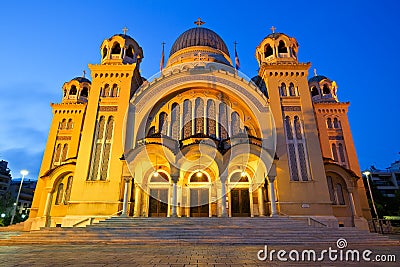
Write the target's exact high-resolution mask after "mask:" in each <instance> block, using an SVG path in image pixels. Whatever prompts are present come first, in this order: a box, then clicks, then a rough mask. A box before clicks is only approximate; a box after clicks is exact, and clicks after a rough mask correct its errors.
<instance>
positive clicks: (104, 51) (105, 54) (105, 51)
mask: <svg viewBox="0 0 400 267" xmlns="http://www.w3.org/2000/svg"><path fill="white" fill-rule="evenodd" d="M106 56H107V48H106V47H104V48H103V59H105V58H106Z"/></svg>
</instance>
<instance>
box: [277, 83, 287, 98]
mask: <svg viewBox="0 0 400 267" xmlns="http://www.w3.org/2000/svg"><path fill="white" fill-rule="evenodd" d="M279 90H280V93H281V96H287V92H286V84H285V83H281V86H280V87H279Z"/></svg>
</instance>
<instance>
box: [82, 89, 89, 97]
mask: <svg viewBox="0 0 400 267" xmlns="http://www.w3.org/2000/svg"><path fill="white" fill-rule="evenodd" d="M88 96H89V89H88V88H87V87H83V89H82V91H81V97H88Z"/></svg>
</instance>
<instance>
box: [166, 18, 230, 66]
mask: <svg viewBox="0 0 400 267" xmlns="http://www.w3.org/2000/svg"><path fill="white" fill-rule="evenodd" d="M195 24H197V26H198V27H195V28H191V29H189V30H187V31H185V32H184V33H182V34H181V35H180V36H179V37H178V38H177V39H176V40H175V42H174V44H173V45H172V47H171V51H170V53H169V59H168V62H167V66H171V65H174V64H179V63H183V62H191V61H196V60H201V61H211V62H218V63H223V64H226V65H229V66H232V61H231V59H230V56H229V51H228V47H227V46H226V44H225V42H224V41H223V40H222V38H221V37H220V36H219V35H218V34H217V33H215V32H214V31H212V30H210V29H208V28H204V27H201V25H203V24H204V22H202V21H201V20H200V19H198V20H197V21H196V22H195Z"/></svg>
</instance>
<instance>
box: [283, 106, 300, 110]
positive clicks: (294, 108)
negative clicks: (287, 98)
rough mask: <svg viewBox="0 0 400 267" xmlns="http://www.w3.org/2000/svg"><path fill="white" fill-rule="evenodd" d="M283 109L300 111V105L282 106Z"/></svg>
mask: <svg viewBox="0 0 400 267" xmlns="http://www.w3.org/2000/svg"><path fill="white" fill-rule="evenodd" d="M282 110H283V111H301V106H283V107H282Z"/></svg>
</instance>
